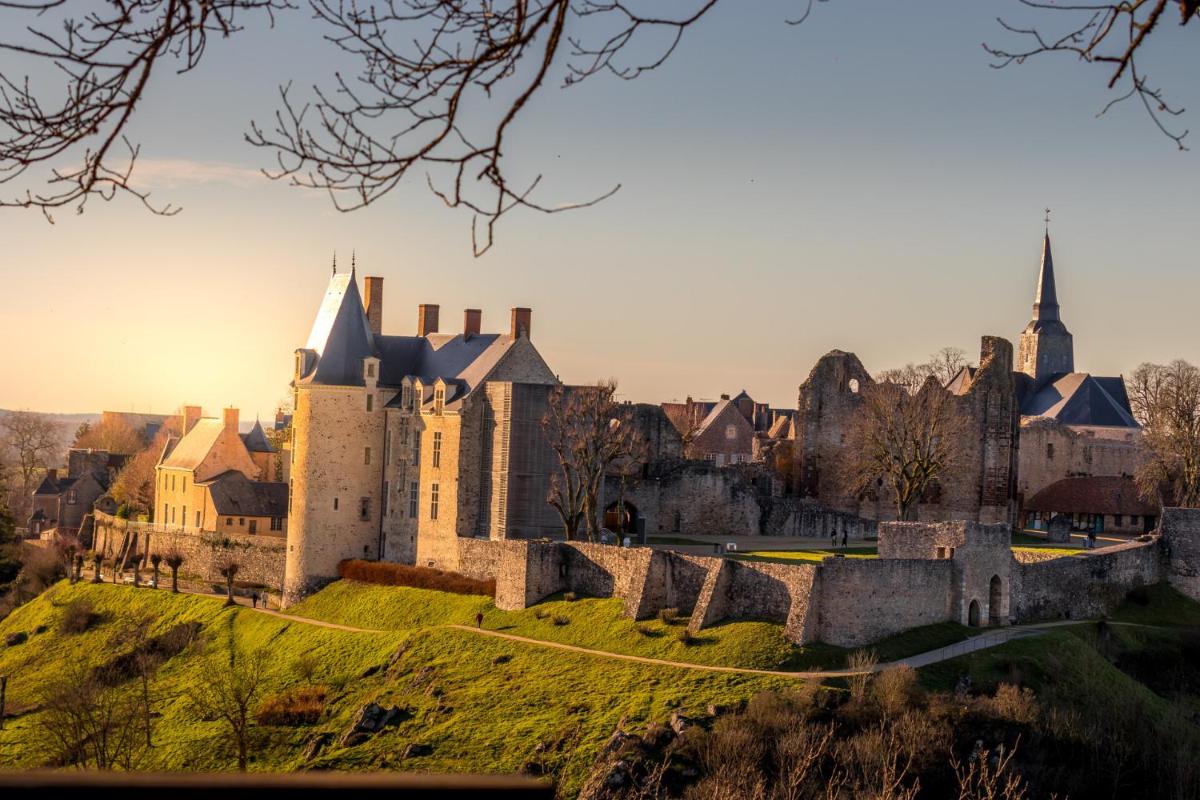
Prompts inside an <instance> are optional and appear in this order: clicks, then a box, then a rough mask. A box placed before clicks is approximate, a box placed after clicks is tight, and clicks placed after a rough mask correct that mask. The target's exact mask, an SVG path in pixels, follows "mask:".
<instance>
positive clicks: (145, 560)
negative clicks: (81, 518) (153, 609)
mask: <svg viewBox="0 0 1200 800" xmlns="http://www.w3.org/2000/svg"><path fill="white" fill-rule="evenodd" d="M95 531H96V536H95V548H96V551H97V552H99V553H101V554H103V555H104V557H105V558H113V557H116V556H118V555H119V554H120V552H121V549H122V547H123V546H125V542H126V541H127V540H132V541H131V542H130V544H129V546H128V549H129V552H130V554H131V557H130V559H129V561H127V563H128V564H130V565H132V564H133V560H134V558H137V559H140V560H141V563H142V565H143V567H144V566H146V565H148V564H149V563H150V556H151V555H153V554H154V553H158V554H159V555H162V556H166V555H167V554H168V553H169V552H171V551H173V550H175V551H178V552H179V553H181V554H182V555H183V557H184V563H183V566H182V567H180V573H181V574H184V575H195V576H197V577H199V578H201V579H203V580H206V581H212V582H214V583H224V581H225V579H224V578H222V577H221V575H220V572H219V569H220V567H221V565H222V563H223V562H224V561H225V560H227V559H231V560H233V561H236V562H237V564H238V573H237V580H238V582H239V583H252V584H261V585H263V586H268V587H270V588H271V589H273V590H275V591H282V589H283V574H284V561H285V557H286V548H287V542H286V540H285V539H284V538H283V537H281V536H270V535H264V534H259V535H249V534H240V533H230V534H224V533H202V532H200V531H182V530H170V529H164V528H162V527H160V526H153V525H147V524H144V523H130V522H127V521H126V520H122V519H116V518H114V517H111V516H109V515H107V514H104V513H102V512H96V515H95ZM135 554H136V555H135ZM163 571H164V574H169V571H168V570H167V569H166V567H165V566H164V567H163Z"/></svg>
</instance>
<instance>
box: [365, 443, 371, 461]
mask: <svg viewBox="0 0 1200 800" xmlns="http://www.w3.org/2000/svg"><path fill="white" fill-rule="evenodd" d="M363 463H364V464H370V463H371V448H369V447H364V448H363Z"/></svg>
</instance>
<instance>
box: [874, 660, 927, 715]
mask: <svg viewBox="0 0 1200 800" xmlns="http://www.w3.org/2000/svg"><path fill="white" fill-rule="evenodd" d="M871 694H872V695H873V696H874V697H875V702H877V703H879V707H880V708H881V709H883V711H884V713H885V714H887V715H888V716H890V717H896V716H899V715H900V714H901V713H903V711H904V709H906V708H908V706H909V705H910V704H911V703H912V702H913V700H915V699H916V697H917V671H916V670H914V669H913V668H912V667H910V666H907V665H905V664H901V665H900V666H897V667H891V668H889V669H885V670H883V671H882V672H880V673H879V674H878V675H876V676H875V680H874V681H872V682H871Z"/></svg>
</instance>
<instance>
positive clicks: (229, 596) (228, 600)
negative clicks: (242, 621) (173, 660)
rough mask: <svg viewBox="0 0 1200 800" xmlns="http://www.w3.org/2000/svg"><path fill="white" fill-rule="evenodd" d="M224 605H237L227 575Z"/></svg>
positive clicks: (229, 577) (243, 766) (230, 576)
mask: <svg viewBox="0 0 1200 800" xmlns="http://www.w3.org/2000/svg"><path fill="white" fill-rule="evenodd" d="M225 605H227V606H232V605H237V601H235V600H234V599H233V576H232V575H228V576H226V578H225ZM245 768H246V765H245V764H243V765H242V769H245Z"/></svg>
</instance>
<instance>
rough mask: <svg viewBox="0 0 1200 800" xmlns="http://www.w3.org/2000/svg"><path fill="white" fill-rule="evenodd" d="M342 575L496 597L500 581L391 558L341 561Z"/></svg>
mask: <svg viewBox="0 0 1200 800" xmlns="http://www.w3.org/2000/svg"><path fill="white" fill-rule="evenodd" d="M338 575H340V576H341V577H343V578H345V579H346V580H351V581H359V582H360V583H374V584H378V585H381V586H411V587H413V588H416V589H434V590H437V591H439V592H453V593H454V594H482V595H488V596H492V597H494V596H495V594H496V581H494V580H476V579H475V578H468V577H467V576H466V575H460V574H458V573H457V572H446V571H444V570H440V569H432V568H430V567H413V566H409V565H407V564H393V563H390V562H387V561H362V560H360V559H349V560H346V561H343V562H341V563H340V564H338Z"/></svg>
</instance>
